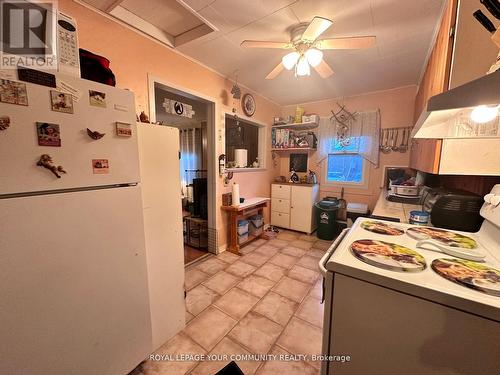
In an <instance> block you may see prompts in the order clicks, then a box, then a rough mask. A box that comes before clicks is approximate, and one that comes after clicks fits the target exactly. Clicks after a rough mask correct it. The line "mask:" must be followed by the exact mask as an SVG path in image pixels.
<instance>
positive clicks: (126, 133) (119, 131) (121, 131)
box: [116, 122, 132, 137]
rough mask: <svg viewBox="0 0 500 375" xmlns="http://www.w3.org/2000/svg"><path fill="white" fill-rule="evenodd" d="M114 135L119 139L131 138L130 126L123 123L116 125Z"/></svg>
mask: <svg viewBox="0 0 500 375" xmlns="http://www.w3.org/2000/svg"><path fill="white" fill-rule="evenodd" d="M116 135H117V136H119V137H131V136H132V125H130V124H126V123H124V122H117V123H116Z"/></svg>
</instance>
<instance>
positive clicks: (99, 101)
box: [89, 90, 106, 108]
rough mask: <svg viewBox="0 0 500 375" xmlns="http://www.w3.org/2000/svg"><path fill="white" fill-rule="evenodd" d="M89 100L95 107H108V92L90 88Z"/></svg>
mask: <svg viewBox="0 0 500 375" xmlns="http://www.w3.org/2000/svg"><path fill="white" fill-rule="evenodd" d="M89 102H90V105H93V106H94V107H100V108H106V93H104V92H100V91H94V90H89Z"/></svg>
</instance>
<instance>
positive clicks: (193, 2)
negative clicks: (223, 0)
mask: <svg viewBox="0 0 500 375" xmlns="http://www.w3.org/2000/svg"><path fill="white" fill-rule="evenodd" d="M184 2H185V3H186V5H188V6H190V7H191V8H192V9H194V10H196V11H199V10H200V9H203V8H205V7H207V6H209V5H210V4H212V3H214V2H215V0H184Z"/></svg>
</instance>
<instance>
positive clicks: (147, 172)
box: [137, 124, 185, 349]
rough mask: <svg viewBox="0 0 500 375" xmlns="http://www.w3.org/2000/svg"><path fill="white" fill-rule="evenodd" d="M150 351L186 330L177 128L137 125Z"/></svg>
mask: <svg viewBox="0 0 500 375" xmlns="http://www.w3.org/2000/svg"><path fill="white" fill-rule="evenodd" d="M137 133H138V138H139V160H140V166H141V188H142V201H143V207H144V224H145V234H146V255H147V263H148V280H149V295H150V301H151V325H152V328H153V348H154V349H157V348H158V347H160V346H161V345H162V344H163V343H165V342H166V341H167V340H168V339H169V338H171V337H172V336H174V335H175V334H176V333H177V332H179V331H180V330H181V329H183V328H184V325H185V303H184V245H183V238H182V207H181V182H180V175H179V130H178V129H176V128H171V127H167V126H158V125H148V124H138V125H137Z"/></svg>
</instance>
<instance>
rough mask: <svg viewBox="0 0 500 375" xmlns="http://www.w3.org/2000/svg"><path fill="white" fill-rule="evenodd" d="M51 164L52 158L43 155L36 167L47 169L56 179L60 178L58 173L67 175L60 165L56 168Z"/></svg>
mask: <svg viewBox="0 0 500 375" xmlns="http://www.w3.org/2000/svg"><path fill="white" fill-rule="evenodd" d="M53 163H54V162H53V161H52V158H51V157H50V155H48V154H43V155H42V156H40V159H39V160H38V162H37V163H36V165H37V166H39V167H43V168H45V169H48V170H49V171H51V172H52V173H53V174H54V176H56V177H57V178H61V175H60V173H67V172H66V171H65V170H64V168H63V167H62V166H60V165H58V166H56V165H54V164H53Z"/></svg>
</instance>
